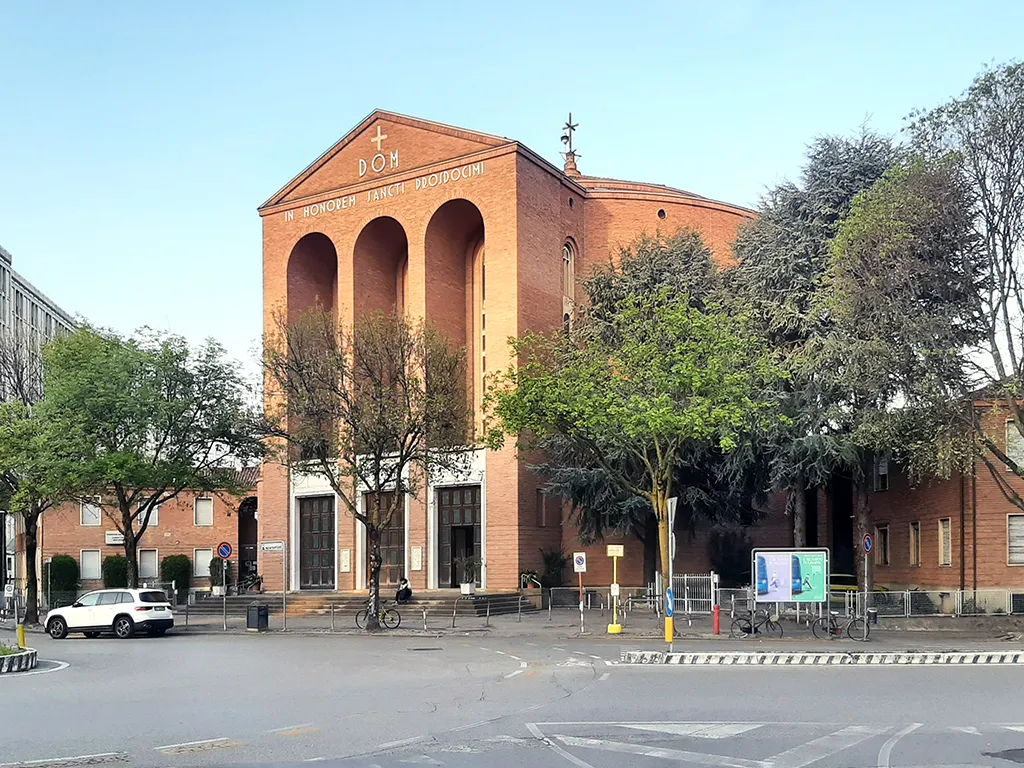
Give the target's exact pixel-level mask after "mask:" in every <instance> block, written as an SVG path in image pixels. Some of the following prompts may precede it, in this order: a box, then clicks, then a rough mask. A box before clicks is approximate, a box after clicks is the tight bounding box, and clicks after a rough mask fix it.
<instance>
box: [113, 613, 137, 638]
mask: <svg viewBox="0 0 1024 768" xmlns="http://www.w3.org/2000/svg"><path fill="white" fill-rule="evenodd" d="M114 634H115V635H117V636H118V638H120V639H121V640H127V639H128V638H129V637H131V636H132V635H134V634H135V622H134V621H132V620H131V619H130V618H128V617H127V616H118V617H117V618H116V619H114Z"/></svg>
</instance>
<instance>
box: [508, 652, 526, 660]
mask: <svg viewBox="0 0 1024 768" xmlns="http://www.w3.org/2000/svg"><path fill="white" fill-rule="evenodd" d="M505 655H506V656H508V657H509V658H510V659H515V660H516V661H522V659H521V658H519V657H518V656H513V655H512V654H511V653H508V654H505Z"/></svg>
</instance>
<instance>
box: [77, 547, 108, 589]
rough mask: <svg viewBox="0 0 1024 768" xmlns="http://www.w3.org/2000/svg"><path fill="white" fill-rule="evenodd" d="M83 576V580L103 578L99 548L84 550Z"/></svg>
mask: <svg viewBox="0 0 1024 768" xmlns="http://www.w3.org/2000/svg"><path fill="white" fill-rule="evenodd" d="M81 578H82V581H95V580H97V579H101V578H103V573H102V572H101V571H100V551H99V550H98V549H83V550H82V567H81Z"/></svg>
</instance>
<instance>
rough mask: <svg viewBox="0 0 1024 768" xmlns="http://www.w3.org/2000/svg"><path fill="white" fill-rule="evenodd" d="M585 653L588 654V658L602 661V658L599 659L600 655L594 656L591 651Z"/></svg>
mask: <svg viewBox="0 0 1024 768" xmlns="http://www.w3.org/2000/svg"><path fill="white" fill-rule="evenodd" d="M587 655H588V656H589V657H590V658H592V659H597V660H598V661H602V659H601V657H600V656H595V655H594V654H592V653H588V654H587Z"/></svg>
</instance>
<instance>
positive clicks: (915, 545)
mask: <svg viewBox="0 0 1024 768" xmlns="http://www.w3.org/2000/svg"><path fill="white" fill-rule="evenodd" d="M910 564H911V565H920V564H921V524H920V523H911V524H910Z"/></svg>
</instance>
